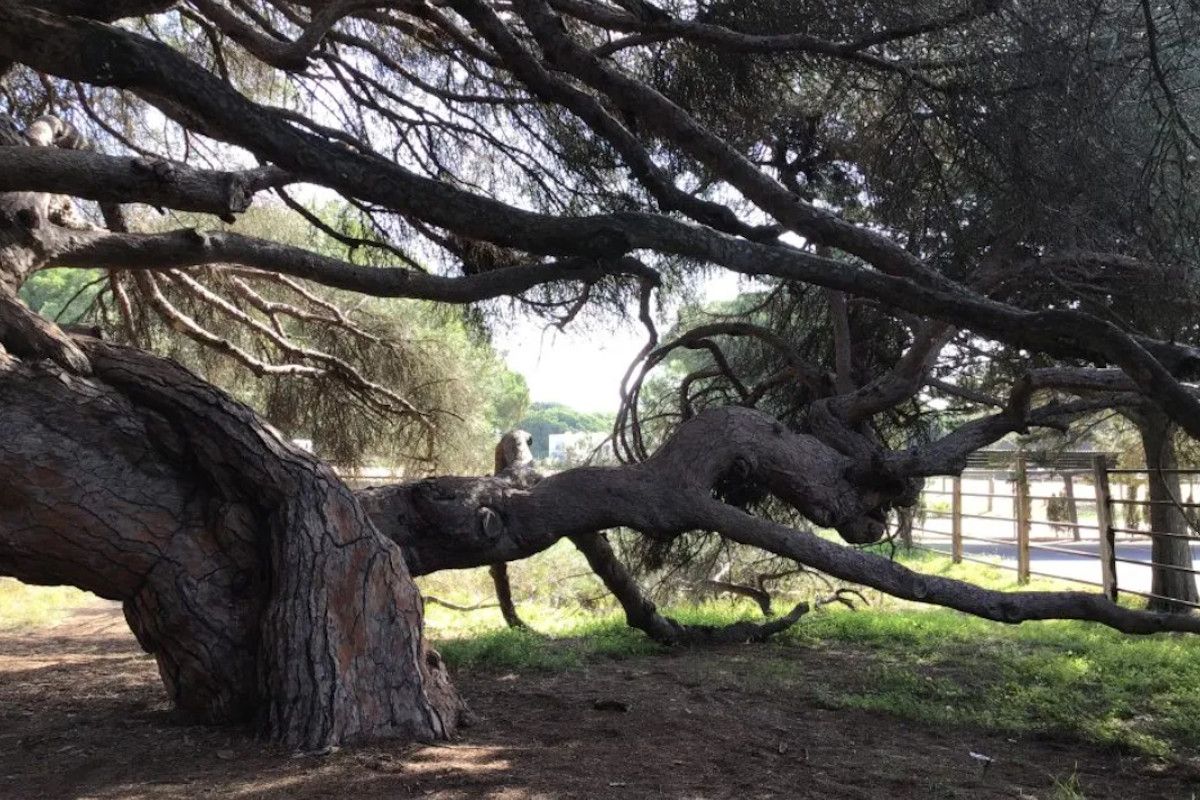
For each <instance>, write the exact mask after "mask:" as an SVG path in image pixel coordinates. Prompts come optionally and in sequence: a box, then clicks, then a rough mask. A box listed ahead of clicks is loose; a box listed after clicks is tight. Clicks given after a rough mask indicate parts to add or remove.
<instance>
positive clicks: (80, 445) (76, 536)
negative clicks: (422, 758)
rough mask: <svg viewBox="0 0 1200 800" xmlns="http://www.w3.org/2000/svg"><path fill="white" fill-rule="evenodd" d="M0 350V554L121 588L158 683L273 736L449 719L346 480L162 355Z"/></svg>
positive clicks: (412, 601) (334, 734) (348, 733)
mask: <svg viewBox="0 0 1200 800" xmlns="http://www.w3.org/2000/svg"><path fill="white" fill-rule="evenodd" d="M84 344H85V350H86V352H87V354H88V356H89V357H90V362H91V364H92V366H93V369H94V374H95V379H87V378H81V377H76V376H73V375H71V374H70V373H68V372H65V371H63V370H62V369H61V368H59V367H57V366H53V365H50V364H48V363H46V362H41V363H39V364H28V363H23V362H20V361H17V360H16V359H13V358H11V357H7V356H0V407H2V408H3V409H4V413H3V415H0V475H3V476H4V480H3V481H0V574H6V575H12V576H15V577H17V578H19V579H21V580H25V581H28V582H32V583H65V584H72V585H75V586H80V587H82V588H85V589H89V590H92V591H95V592H97V593H98V594H100V595H102V596H104V597H109V598H113V599H117V600H121V601H123V602H124V603H125V612H126V617H127V619H128V620H129V622H130V626H131V627H132V628H133V630H134V633H135V634H136V635H137V637H138V640H139V641H140V642H141V644H142V646H143V647H144V648H145V649H146V650H147V651H148V652H151V653H153V654H154V655H155V656H156V658H157V660H158V663H159V669H160V673H161V674H162V677H163V682H164V684H165V685H166V688H167V691H168V693H169V694H170V696H171V697H172V699H173V700H174V701H175V703H176V704H177V705H178V706H179V707H180V708H181V709H184V710H186V711H189V712H192V713H194V714H195V715H197V716H199V717H200V718H201V719H203V720H206V721H213V722H229V721H253V722H255V723H256V724H257V725H258V726H259V729H260V730H261V732H262V733H263V735H265V736H266V737H268V738H269V739H271V740H274V741H277V742H279V743H281V744H284V745H286V746H289V747H293V748H299V749H317V748H322V747H326V746H329V745H332V744H338V743H343V742H347V741H353V740H358V739H366V738H372V737H380V736H397V737H406V738H414V739H422V740H429V739H438V738H445V737H447V736H448V735H449V734H450V733H451V732H452V731H453V730H454V728H455V726H456V724H457V721H458V715H459V712H460V710H461V703H460V701H459V700H458V699H457V697H456V696H455V694H454V692H453V689H452V688H451V687H450V685H449V683H448V681H447V679H446V676H445V673H444V669H443V668H442V666H441V664H440V661H439V660H438V658H437V656H436V654H435V653H433V652H432V651H428V650H427V649H426V648H425V646H424V643H423V640H422V634H421V605H420V598H419V596H418V594H417V591H416V588H415V586H414V584H413V583H412V581H411V578H410V576H409V573H408V571H407V568H406V566H405V564H404V560H403V558H402V556H401V553H400V551H399V549H398V548H397V547H396V546H395V545H394V544H392V542H391V541H389V540H388V539H386V538H384V537H382V536H380V535H378V533H377V532H376V531H375V529H374V527H373V526H372V524H371V522H370V520H369V519H368V518H367V517H366V515H365V514H364V512H363V511H362V508H361V507H360V506H359V504H358V502H357V501H356V499H355V497H354V495H353V493H352V492H351V491H350V490H349V489H347V488H346V486H345V485H344V484H343V483H342V482H341V481H340V480H339V479H338V478H337V477H336V476H335V475H334V474H333V473H332V472H331V471H330V470H329V469H328V468H327V467H325V466H324V465H322V464H321V463H320V462H317V461H316V460H315V459H313V458H312V457H310V456H308V455H307V454H305V453H303V452H301V451H299V450H298V449H296V448H294V447H292V446H291V445H290V444H288V443H286V442H284V441H283V440H282V439H280V438H279V436H278V435H277V434H275V433H274V432H273V431H272V430H271V429H269V428H268V427H267V426H266V425H265V424H263V423H262V422H261V421H260V420H259V419H258V418H257V417H256V416H255V415H254V414H253V413H252V412H251V411H249V409H246V408H245V407H244V406H241V405H240V404H238V403H236V402H235V401H233V400H232V399H230V398H229V397H228V396H226V395H225V394H223V393H222V392H220V391H219V390H217V389H215V388H214V387H212V386H210V385H208V384H206V383H204V382H203V381H201V380H199V379H198V378H196V377H195V376H193V375H191V374H190V373H188V372H186V371H185V370H183V369H182V368H180V367H178V366H177V365H174V364H172V363H170V362H166V361H163V360H161V359H157V358H154V357H151V356H148V355H146V354H143V353H139V352H137V351H132V350H127V349H121V348H113V347H109V346H107V345H104V344H103V343H100V342H97V341H94V340H93V341H91V342H86V343H84Z"/></svg>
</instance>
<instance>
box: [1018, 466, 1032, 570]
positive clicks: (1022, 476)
mask: <svg viewBox="0 0 1200 800" xmlns="http://www.w3.org/2000/svg"><path fill="white" fill-rule="evenodd" d="M1015 488H1016V491H1015V492H1014V494H1015V496H1016V505H1017V508H1016V511H1017V514H1016V516H1017V583H1029V517H1030V512H1031V511H1032V508H1031V507H1030V499H1029V473H1028V471H1027V470H1026V468H1025V453H1023V452H1018V453H1017V480H1016V486H1015Z"/></svg>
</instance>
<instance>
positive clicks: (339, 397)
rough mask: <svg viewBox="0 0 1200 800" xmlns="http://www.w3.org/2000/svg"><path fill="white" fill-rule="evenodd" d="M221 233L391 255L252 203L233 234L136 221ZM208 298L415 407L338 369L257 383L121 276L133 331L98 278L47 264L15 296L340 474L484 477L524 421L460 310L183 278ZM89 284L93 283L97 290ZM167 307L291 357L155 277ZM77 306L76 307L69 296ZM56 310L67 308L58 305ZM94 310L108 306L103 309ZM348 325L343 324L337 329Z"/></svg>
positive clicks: (349, 223) (197, 220)
mask: <svg viewBox="0 0 1200 800" xmlns="http://www.w3.org/2000/svg"><path fill="white" fill-rule="evenodd" d="M318 216H320V217H322V218H324V220H325V222H326V223H327V224H329V225H330V226H331V227H332V228H333V229H335V230H338V231H340V232H342V233H344V234H346V235H350V236H354V237H357V238H360V239H366V240H371V239H373V238H375V234H374V232H373V231H371V230H369V229H368V228H366V227H365V226H364V225H363V224H362V222H361V220H359V219H358V218H357V217H356V216H355V214H353V213H351V211H350V210H349V209H348V207H345V206H341V205H335V204H330V205H328V206H326V207H324V208H322V209H319V210H318ZM180 225H192V226H196V227H199V228H212V227H227V228H230V229H232V230H234V231H236V232H237V233H242V234H247V235H252V236H259V237H263V238H268V239H272V240H274V241H278V242H281V243H285V244H290V245H295V246H299V247H304V248H306V249H309V250H311V251H314V252H317V253H320V254H323V255H328V256H333V257H337V258H344V259H348V260H350V261H353V262H355V263H360V264H364V265H375V266H380V267H381V268H382V267H384V266H385V265H387V264H390V263H391V258H392V257H391V254H387V256H388V257H386V258H385V257H384V256H382V255H380V253H379V251H377V250H372V249H371V248H368V247H359V248H356V249H354V250H352V251H348V250H347V248H346V247H345V246H344V245H342V244H341V243H339V242H337V241H335V240H333V239H332V238H330V237H329V236H327V235H325V234H324V233H322V232H320V231H318V230H317V229H315V228H314V227H312V226H310V225H309V224H308V223H307V222H305V221H304V220H302V219H300V218H299V217H298V216H295V215H293V214H291V213H290V212H288V211H286V210H285V209H283V208H280V207H279V206H270V205H258V206H255V207H253V208H252V209H250V210H249V211H248V212H247V213H245V214H243V215H241V216H240V217H239V218H238V220H237V222H236V223H235V224H234V225H232V226H224V224H223V223H217V222H216V221H214V220H213V219H211V218H209V217H205V216H203V215H194V214H172V215H171V216H170V217H169V218H166V219H161V218H149V217H148V218H145V219H141V220H138V227H141V228H150V229H155V228H161V229H167V228H174V227H178V226H180ZM188 274H189V275H190V276H192V277H193V278H195V279H196V280H198V281H200V282H201V283H203V285H204V286H205V287H207V289H208V290H210V291H211V292H214V293H216V294H219V295H221V296H223V297H225V298H226V299H227V300H228V301H229V302H230V303H233V304H234V305H236V306H237V307H238V308H239V309H240V313H242V314H245V315H246V316H248V317H250V318H252V319H254V320H255V321H257V322H258V323H260V324H261V325H271V326H276V325H277V326H279V327H278V330H279V332H280V333H281V335H284V336H286V337H287V339H288V340H290V341H291V342H292V343H293V344H294V345H295V346H296V347H299V348H304V349H307V350H315V351H320V352H322V353H325V354H327V355H329V356H332V357H333V358H334V359H337V360H338V361H340V362H342V363H344V364H346V365H348V367H349V368H350V369H352V370H355V371H357V373H358V374H359V375H361V376H362V378H363V379H365V380H366V381H369V382H370V383H372V384H375V385H377V386H379V387H383V388H384V389H385V390H386V391H388V392H391V393H392V394H393V395H394V396H396V397H399V398H403V400H404V401H407V402H408V403H410V404H411V406H412V407H413V408H415V409H417V410H418V411H421V412H424V413H425V417H424V421H421V420H419V419H418V418H417V416H416V415H415V414H411V413H407V414H406V413H403V412H402V411H401V407H400V405H399V404H398V403H394V402H393V403H390V404H389V405H387V406H381V405H380V404H379V403H378V402H377V398H376V402H372V398H371V397H369V396H368V395H367V394H366V393H364V391H363V390H362V389H361V387H356V386H355V385H354V382H353V381H347V380H346V379H345V375H344V374H340V373H339V371H338V370H337V369H327V370H326V371H325V373H324V374H320V375H302V376H297V375H294V374H287V373H268V374H258V373H256V372H255V371H254V370H253V369H250V368H248V367H246V366H245V365H243V364H242V363H240V362H239V361H237V360H236V359H233V358H231V357H229V356H228V355H227V354H226V353H224V352H222V351H221V350H219V349H214V348H212V347H210V346H208V345H205V344H201V343H198V342H197V341H194V340H193V339H190V338H187V337H186V336H183V335H180V333H179V332H178V331H177V330H175V329H173V328H172V327H171V326H170V325H168V324H167V323H166V322H164V321H163V320H162V319H161V318H160V317H159V316H158V315H157V314H156V313H154V312H153V311H152V310H151V309H150V308H149V307H148V305H147V303H145V302H144V301H142V300H141V299H140V297H139V293H138V290H137V287H136V285H135V284H134V283H133V281H132V279H131V278H130V277H129V276H128V275H125V276H122V277H120V278H118V280H119V281H121V284H122V286H123V287H124V290H125V291H126V292H127V293H128V294H129V295H130V296H131V297H132V298H133V301H134V302H133V308H132V312H133V315H134V316H133V319H132V320H131V323H132V324H130V325H126V324H124V323H123V321H122V320H120V319H118V318H116V317H115V316H114V315H112V314H111V312H112V309H113V302H112V298H111V295H109V296H108V297H107V298H106V301H105V303H104V305H103V306H101V305H100V304H99V303H96V302H95V301H96V299H97V294H98V293H99V292H101V291H102V290H103V291H106V292H107V291H110V287H109V284H108V282H107V281H104V280H100V281H99V283H96V282H97V279H99V278H102V277H103V273H101V272H99V271H95V270H71V269H54V270H44V271H42V272H40V273H37V274H35V275H34V276H33V277H32V278H31V279H30V280H28V281H27V282H26V283H25V285H24V286H23V287H22V297H23V298H24V299H25V301H26V303H28V304H29V305H30V307H31V308H33V309H34V310H35V311H38V312H40V313H42V314H43V315H44V316H47V317H50V318H54V317H56V316H61V319H62V320H63V321H64V322H72V321H75V319H76V317H78V316H79V315H80V314H82V313H84V312H85V310H87V309H89V308H90V309H91V311H90V314H91V316H90V321H95V322H98V323H100V324H101V325H102V327H103V328H104V329H105V334H106V336H107V337H108V338H110V339H113V340H115V341H120V342H126V343H132V344H136V345H138V346H141V347H144V348H147V349H149V350H152V351H154V352H157V353H159V354H161V355H165V356H168V357H171V358H174V359H176V360H178V361H180V362H181V363H183V364H184V365H186V366H187V367H188V368H190V369H192V370H194V371H196V372H197V373H199V374H200V375H202V376H203V377H204V378H206V379H208V380H210V381H212V382H214V383H216V384H217V385H219V386H221V387H222V388H224V389H225V390H226V391H229V392H230V393H231V394H233V395H234V396H236V397H237V398H238V399H240V400H242V401H243V402H246V403H249V404H250V405H251V406H253V407H254V408H255V409H256V410H258V411H259V412H260V413H262V414H263V415H264V416H265V417H266V418H267V419H268V420H269V421H270V422H271V423H272V424H273V425H275V426H276V427H277V428H279V429H280V430H281V431H282V432H283V433H284V434H285V435H287V436H289V437H292V438H301V439H311V440H313V443H314V447H315V450H316V453H317V455H319V456H320V457H322V458H324V459H326V460H328V461H331V462H333V463H336V464H339V465H342V466H353V465H357V464H363V463H383V464H387V465H390V466H399V467H404V468H407V469H410V470H414V471H422V472H424V471H432V470H442V471H455V472H474V473H483V472H488V471H490V469H491V457H490V454H491V450H492V447H493V445H494V443H495V440H496V437H497V436H498V435H499V434H500V433H501V432H503V431H504V430H507V429H509V428H511V427H513V426H514V425H515V424H516V422H517V421H518V420H519V419H520V418H521V416H523V415H524V413H525V410H526V409H527V407H528V403H529V390H528V387H527V386H526V384H525V380H524V378H523V377H522V376H520V375H517V374H515V373H513V372H512V371H511V370H509V369H508V368H507V367H506V366H505V364H504V363H503V361H501V359H500V358H499V357H498V355H497V354H496V352H495V351H494V350H493V348H492V347H491V345H490V343H489V342H488V341H487V340H486V338H485V337H484V336H483V335H481V333H480V331H479V329H478V327H477V326H476V325H474V324H472V323H471V321H470V319H469V316H470V315H469V313H468V312H467V311H465V310H464V309H462V308H457V307H452V306H445V305H441V304H436V303H429V302H421V301H414V300H396V299H381V298H366V299H364V298H363V297H361V296H359V295H356V294H351V293H347V292H340V291H337V290H333V289H328V288H325V287H321V286H318V285H316V284H312V283H308V282H304V281H296V282H295V283H296V285H298V286H299V287H300V288H301V290H302V291H304V292H307V293H308V294H309V295H310V296H311V297H314V298H316V299H317V300H316V302H317V303H324V304H328V306H330V307H333V306H336V307H337V308H339V309H342V312H341V313H342V314H343V315H344V322H341V323H339V322H338V320H336V319H335V318H334V312H331V311H329V310H328V308H326V307H322V306H319V305H314V303H310V302H309V301H308V300H307V299H306V298H304V297H303V296H302V295H300V294H299V293H298V292H297V291H296V290H293V289H291V288H288V286H287V285H285V284H283V283H281V282H278V281H274V280H271V279H269V278H259V277H256V276H252V275H247V274H240V275H231V274H229V273H227V272H223V271H220V270H193V271H190V272H189V273H188ZM94 283H95V285H93V284H94ZM159 285H160V288H161V290H162V292H163V295H164V296H165V297H166V299H167V300H168V301H169V302H170V303H172V304H173V305H174V306H175V307H176V308H177V309H179V311H180V312H182V313H183V314H185V315H187V316H188V317H190V318H191V319H193V320H194V321H195V322H196V323H197V324H199V325H201V326H203V327H204V328H206V329H207V330H209V331H212V332H214V333H215V334H216V335H218V336H220V337H221V338H222V339H224V340H226V341H227V342H229V343H230V344H232V345H233V346H236V347H238V348H240V349H241V350H242V351H244V352H246V353H248V354H249V355H250V356H251V357H253V358H255V359H258V360H261V361H263V362H271V363H277V364H278V363H285V364H286V363H289V362H294V361H298V360H299V359H297V358H296V357H295V356H294V355H292V354H289V353H287V352H284V351H282V350H281V348H279V347H278V346H276V344H275V343H273V342H272V341H270V339H269V338H268V337H265V336H264V335H263V334H262V333H261V332H259V331H255V330H253V329H251V328H249V327H247V326H246V325H245V324H243V323H242V322H240V321H238V320H236V319H234V318H233V317H232V316H231V315H230V313H228V311H226V310H224V309H222V308H220V307H218V306H214V305H213V304H212V303H211V302H208V301H207V300H205V299H204V298H202V297H197V296H196V295H195V293H194V292H189V291H188V287H187V286H186V285H184V284H183V283H180V282H177V281H174V280H172V279H170V278H169V277H166V276H160V278H159ZM243 286H248V287H250V289H251V290H252V291H253V292H255V293H257V295H258V296H259V297H261V298H262V299H263V300H265V301H267V302H271V303H276V304H280V305H282V306H289V307H295V308H302V309H305V312H306V315H291V314H287V313H284V314H280V315H278V316H277V318H276V319H275V320H274V321H271V320H269V319H268V318H267V316H266V315H265V314H264V313H262V311H261V309H259V308H257V307H256V306H255V305H254V304H253V303H249V302H247V301H246V300H245V299H244V297H243V292H242V287H243ZM72 298H74V299H72ZM68 304H69V307H67V308H65V310H64V307H66V306H68ZM102 309H107V312H105V311H103V310H102ZM347 323H348V324H347Z"/></svg>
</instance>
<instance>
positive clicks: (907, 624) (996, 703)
mask: <svg viewBox="0 0 1200 800" xmlns="http://www.w3.org/2000/svg"><path fill="white" fill-rule="evenodd" d="M898 560H900V561H903V562H904V563H905V564H906V565H907V566H909V567H911V568H913V569H916V570H918V571H920V572H925V573H929V574H937V575H945V576H947V577H953V578H958V579H960V580H966V581H970V582H971V583H975V584H979V585H982V586H986V587H988V588H992V589H999V590H1015V589H1017V588H1029V589H1046V590H1054V589H1059V590H1061V589H1078V588H1079V587H1078V586H1075V585H1072V584H1070V583H1066V582H1062V581H1054V580H1045V579H1043V580H1035V581H1034V582H1033V583H1031V584H1030V585H1029V586H1027V587H1018V585H1017V583H1016V576H1015V574H1014V573H1012V572H1011V571H1009V570H1004V569H1000V568H999V567H998V566H991V565H985V564H975V563H964V564H953V563H951V561H950V559H949V558H947V557H945V556H941V555H938V554H935V553H929V552H924V551H916V552H914V553H911V554H899V555H898ZM460 599H463V600H464V601H468V600H470V598H460ZM869 599H870V601H871V603H872V605H871V607H869V608H866V609H860V610H858V611H853V612H851V611H845V610H842V609H837V608H831V609H829V610H825V611H821V612H817V613H813V614H810V615H809V616H807V617H805V618H804V619H803V620H801V622H800V623H799V624H798V625H797V626H795V627H794V628H793V629H791V630H790V631H789V632H787V633H786V634H784V635H782V636H780V637H777V639H776V640H775V641H774V643H773V644H771V645H767V646H764V647H762V648H760V649H756V650H755V651H754V653H753V656H752V657H749V658H746V659H745V660H743V659H741V658H738V659H736V660H737V662H738V666H737V668H736V669H734V670H733V672H734V673H735V674H737V675H738V678H737V679H738V680H739V681H740V682H744V683H752V684H754V685H755V686H756V688H760V689H761V688H763V687H767V688H771V687H774V688H777V689H786V690H787V691H789V692H801V693H803V694H804V695H805V696H807V697H809V698H811V699H812V701H813V702H814V703H818V704H820V705H822V706H826V707H831V708H854V709H861V710H865V711H872V712H879V713H887V714H894V715H896V716H900V717H903V718H906V719H911V720H916V721H920V722H924V723H928V724H933V725H966V726H979V727H984V728H989V729H992V730H996V731H1003V732H1010V733H1014V734H1033V735H1048V736H1065V737H1070V738H1078V739H1082V740H1085V741H1090V742H1094V743H1100V744H1105V745H1112V746H1115V747H1118V748H1120V749H1123V750H1127V751H1131V752H1135V753H1139V754H1143V755H1148V756H1154V757H1164V758H1165V757H1173V756H1178V755H1193V754H1196V753H1200V726H1197V725H1196V724H1195V720H1197V719H1200V639H1197V638H1196V637H1193V636H1187V635H1172V634H1161V635H1156V636H1148V637H1134V636H1126V635H1123V634H1121V633H1118V632H1117V631H1113V630H1110V629H1108V628H1105V627H1103V626H1100V625H1096V624H1090V623H1082V622H1072V621H1052V622H1029V623H1025V624H1023V625H1018V626H1012V625H1004V624H1001V623H994V622H989V621H987V620H983V619H979V618H976V617H971V616H968V615H965V614H960V613H958V612H955V611H950V610H947V609H941V608H931V607H929V606H924V605H921V604H918V603H910V602H905V601H899V600H895V599H894V598H891V597H887V596H884V595H880V594H879V593H876V592H871V593H869ZM475 602H478V599H475ZM786 605H787V602H786V600H785V599H784V598H781V599H780V602H779V603H778V606H779V608H780V609H781V610H782V609H783V608H784V607H785V606H786ZM664 611H665V613H667V614H669V615H671V616H673V617H674V618H676V619H678V620H680V621H682V622H687V623H691V624H708V625H722V624H727V623H730V622H733V621H735V620H738V619H758V618H759V615H758V612H757V609H756V608H755V607H754V606H753V605H752V604H750V603H748V602H746V601H730V600H721V601H715V602H710V603H704V604H699V605H694V606H688V607H685V608H669V609H664ZM520 612H521V614H522V616H523V617H524V618H525V620H526V621H527V622H528V623H529V624H530V625H531V626H532V627H533V629H534V630H535V631H537V633H531V632H529V631H519V630H509V629H507V628H505V627H504V623H503V620H502V619H501V618H500V615H499V612H498V611H496V610H495V609H487V610H484V611H477V612H471V613H466V614H464V613H460V612H453V611H449V610H447V609H442V608H438V607H435V606H431V607H430V608H429V616H428V619H429V623H430V636H431V638H432V639H433V640H434V643H435V644H436V646H437V647H438V648H439V649H440V650H441V651H442V654H443V656H444V657H445V658H446V660H447V662H448V663H450V664H451V665H452V666H456V667H460V668H488V669H496V670H517V671H519V670H527V669H538V670H559V669H572V668H575V667H577V666H579V665H581V664H583V663H585V662H587V661H589V660H595V659H600V658H631V657H636V656H644V655H650V654H654V653H660V652H664V651H665V648H661V647H659V646H658V645H655V644H654V643H652V642H650V641H649V640H648V639H647V638H646V637H645V636H643V635H642V634H641V633H640V632H638V631H633V630H631V629H629V628H628V627H627V626H626V625H625V623H624V620H623V618H622V617H621V616H620V614H619V613H617V612H615V611H612V610H609V611H606V612H599V613H596V612H592V611H587V610H584V609H583V608H581V607H579V606H578V605H577V604H570V603H568V604H564V605H560V606H551V605H547V604H544V603H537V602H524V603H521V604H520ZM797 648H803V649H805V650H806V651H810V652H811V651H812V650H814V649H817V650H828V651H829V666H828V669H827V670H822V671H821V672H820V673H819V674H818V676H817V680H814V679H813V678H814V676H813V675H812V672H811V665H812V659H811V658H810V659H806V662H807V664H808V665H809V670H808V672H807V673H805V674H801V670H799V669H798V668H797V652H796V650H797ZM700 677H701V679H703V676H700ZM1067 788H1069V787H1064V790H1066V789H1067ZM1064 796H1070V795H1069V794H1068V795H1064Z"/></svg>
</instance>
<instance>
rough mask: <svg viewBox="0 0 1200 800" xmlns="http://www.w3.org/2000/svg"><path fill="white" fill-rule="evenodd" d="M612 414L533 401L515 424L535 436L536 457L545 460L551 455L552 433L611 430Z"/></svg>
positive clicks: (534, 451)
mask: <svg viewBox="0 0 1200 800" xmlns="http://www.w3.org/2000/svg"><path fill="white" fill-rule="evenodd" d="M612 425H613V417H612V415H611V414H602V413H597V412H591V411H579V410H577V409H574V408H571V407H570V406H568V405H565V404H563V403H544V402H543V403H533V404H532V405H531V406H530V407H529V412H528V413H527V414H526V415H525V417H524V418H523V419H521V420H520V421H519V422H518V423H517V425H516V427H518V428H520V429H522V430H525V431H528V432H529V434H530V435H531V436H533V446H532V448H531V449H532V450H533V457H534V458H536V459H537V460H539V461H544V460H546V459H547V458H549V457H550V449H549V448H550V434H552V433H571V432H574V431H580V432H591V433H595V432H601V431H611V430H612Z"/></svg>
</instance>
